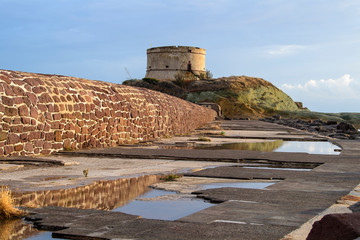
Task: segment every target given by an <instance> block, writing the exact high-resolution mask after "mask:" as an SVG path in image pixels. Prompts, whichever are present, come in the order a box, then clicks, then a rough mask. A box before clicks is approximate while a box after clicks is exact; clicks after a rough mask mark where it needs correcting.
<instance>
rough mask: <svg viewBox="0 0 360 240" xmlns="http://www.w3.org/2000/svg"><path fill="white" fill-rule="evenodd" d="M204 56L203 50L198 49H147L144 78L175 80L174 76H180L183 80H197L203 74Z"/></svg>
mask: <svg viewBox="0 0 360 240" xmlns="http://www.w3.org/2000/svg"><path fill="white" fill-rule="evenodd" d="M205 54H206V51H205V49H203V48H198V47H186V46H167V47H155V48H149V49H148V50H147V70H146V76H145V77H147V78H156V79H159V80H175V75H176V74H182V75H183V76H184V78H185V80H190V79H199V77H200V74H205Z"/></svg>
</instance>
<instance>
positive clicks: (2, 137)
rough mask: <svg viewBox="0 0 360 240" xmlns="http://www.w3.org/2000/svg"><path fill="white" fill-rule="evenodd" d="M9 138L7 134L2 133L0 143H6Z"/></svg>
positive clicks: (0, 133)
mask: <svg viewBox="0 0 360 240" xmlns="http://www.w3.org/2000/svg"><path fill="white" fill-rule="evenodd" d="M7 137H8V133H7V132H0V141H5V140H6V139H7Z"/></svg>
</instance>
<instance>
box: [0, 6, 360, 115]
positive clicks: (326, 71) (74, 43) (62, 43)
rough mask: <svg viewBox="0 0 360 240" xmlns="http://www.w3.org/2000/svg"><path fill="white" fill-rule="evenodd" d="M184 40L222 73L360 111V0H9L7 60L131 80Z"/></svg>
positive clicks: (0, 63) (4, 21)
mask: <svg viewBox="0 0 360 240" xmlns="http://www.w3.org/2000/svg"><path fill="white" fill-rule="evenodd" d="M179 45H180V46H195V47H201V48H205V49H206V53H207V54H206V68H207V69H208V70H210V71H211V72H212V73H213V75H214V77H223V76H232V75H246V76H251V77H260V78H263V79H265V80H267V81H270V82H271V83H273V84H274V85H275V86H277V87H278V88H280V89H282V90H283V91H284V92H286V93H287V94H288V95H289V96H290V97H292V98H293V100H294V101H300V102H303V104H304V106H305V107H308V108H309V109H310V110H312V111H318V112H360V104H359V103H360V1H359V0H291V1H290V0H151V1H150V0H132V1H121V0H51V1H49V0H31V1H30V0H0V69H8V70H17V71H25V72H35V73H47V74H61V75H67V76H73V77H82V78H87V79H93V80H101V81H106V82H112V83H122V82H123V81H124V80H128V79H130V78H138V79H141V78H143V77H144V76H145V73H146V49H148V48H150V47H159V46H179Z"/></svg>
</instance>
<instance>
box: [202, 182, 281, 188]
mask: <svg viewBox="0 0 360 240" xmlns="http://www.w3.org/2000/svg"><path fill="white" fill-rule="evenodd" d="M277 182H278V181H272V182H231V183H227V182H224V183H210V184H205V185H202V188H203V189H214V188H224V187H233V188H250V189H264V188H266V187H268V186H271V185H273V184H275V183H277Z"/></svg>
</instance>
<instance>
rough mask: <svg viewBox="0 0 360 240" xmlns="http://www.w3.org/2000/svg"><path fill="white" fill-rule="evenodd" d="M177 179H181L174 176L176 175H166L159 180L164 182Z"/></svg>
mask: <svg viewBox="0 0 360 240" xmlns="http://www.w3.org/2000/svg"><path fill="white" fill-rule="evenodd" d="M177 178H181V176H179V175H176V174H174V173H173V174H170V175H167V176H166V177H163V178H161V180H164V181H175V179H177Z"/></svg>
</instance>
